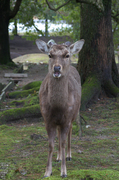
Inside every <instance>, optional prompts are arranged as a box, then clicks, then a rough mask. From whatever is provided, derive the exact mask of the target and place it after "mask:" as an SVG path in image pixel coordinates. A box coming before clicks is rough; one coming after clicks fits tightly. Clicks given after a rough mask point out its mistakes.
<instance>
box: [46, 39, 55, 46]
mask: <svg viewBox="0 0 119 180" xmlns="http://www.w3.org/2000/svg"><path fill="white" fill-rule="evenodd" d="M54 44H56V43H55V41H54V40H53V39H50V40H49V41H48V42H47V45H48V46H49V47H51V46H53V45H54Z"/></svg>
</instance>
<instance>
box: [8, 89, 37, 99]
mask: <svg viewBox="0 0 119 180" xmlns="http://www.w3.org/2000/svg"><path fill="white" fill-rule="evenodd" d="M36 91H39V87H36V88H33V89H29V90H23V91H14V92H10V93H8V94H7V95H6V96H7V97H8V98H16V99H17V98H23V97H27V96H28V95H29V94H35V93H36Z"/></svg>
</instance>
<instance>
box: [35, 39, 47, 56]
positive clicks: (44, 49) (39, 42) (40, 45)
mask: <svg viewBox="0 0 119 180" xmlns="http://www.w3.org/2000/svg"><path fill="white" fill-rule="evenodd" d="M36 45H37V47H38V49H39V50H40V52H42V53H45V54H48V52H49V47H48V45H47V43H46V42H44V41H42V40H39V39H36Z"/></svg>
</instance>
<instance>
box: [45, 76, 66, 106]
mask: <svg viewBox="0 0 119 180" xmlns="http://www.w3.org/2000/svg"><path fill="white" fill-rule="evenodd" d="M48 96H49V103H50V105H51V106H52V107H59V108H60V107H64V106H65V105H66V104H67V102H68V77H67V76H65V77H61V78H59V79H55V78H53V77H50V81H49V86H48Z"/></svg>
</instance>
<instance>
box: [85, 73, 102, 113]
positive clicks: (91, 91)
mask: <svg viewBox="0 0 119 180" xmlns="http://www.w3.org/2000/svg"><path fill="white" fill-rule="evenodd" d="M100 91H101V82H100V81H99V80H98V78H97V76H96V75H91V76H89V77H88V78H87V79H86V81H85V83H84V84H83V86H82V98H81V110H85V109H86V105H87V104H88V103H89V101H90V100H91V99H92V98H93V97H94V96H96V95H98V94H99V93H100Z"/></svg>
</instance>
